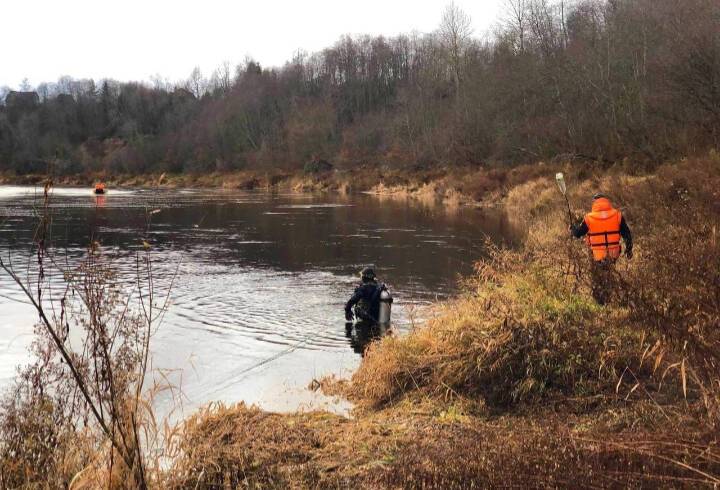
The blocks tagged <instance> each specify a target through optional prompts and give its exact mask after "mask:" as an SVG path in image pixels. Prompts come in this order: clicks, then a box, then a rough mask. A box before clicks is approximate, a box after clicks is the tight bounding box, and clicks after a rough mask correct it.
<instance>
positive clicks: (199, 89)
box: [186, 66, 207, 99]
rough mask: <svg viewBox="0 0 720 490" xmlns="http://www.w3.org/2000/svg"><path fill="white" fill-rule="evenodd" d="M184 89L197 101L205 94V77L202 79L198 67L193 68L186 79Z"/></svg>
mask: <svg viewBox="0 0 720 490" xmlns="http://www.w3.org/2000/svg"><path fill="white" fill-rule="evenodd" d="M186 88H187V89H188V90H189V91H190V92H191V93H192V94H193V95H194V96H195V98H197V99H199V98H200V97H202V96H203V95H204V94H205V90H206V88H207V82H206V80H205V77H203V74H202V71H201V70H200V67H199V66H196V67H195V68H193V71H192V72H190V77H189V78H188V79H187V82H186Z"/></svg>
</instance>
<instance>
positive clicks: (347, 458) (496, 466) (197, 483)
mask: <svg viewBox="0 0 720 490" xmlns="http://www.w3.org/2000/svg"><path fill="white" fill-rule="evenodd" d="M470 405H472V404H471V403H470V404H469V401H468V400H462V399H456V400H455V401H454V402H453V403H451V404H449V405H448V404H447V403H442V402H440V403H436V402H434V401H433V400H432V399H428V398H426V399H414V400H409V399H406V400H404V401H403V402H400V403H398V404H396V405H394V406H393V407H390V408H387V409H383V410H379V411H373V412H370V413H366V414H364V416H361V417H358V418H357V419H355V420H349V419H344V418H341V417H338V416H334V415H329V414H323V413H310V414H290V415H277V414H267V413H264V412H262V411H260V410H258V409H255V408H249V407H247V406H245V405H242V404H240V405H237V406H234V407H223V406H216V407H213V408H210V409H207V410H205V411H203V412H201V413H200V414H199V415H198V416H197V417H194V418H193V419H192V420H191V421H189V422H188V426H187V428H186V432H185V436H184V437H185V438H184V441H183V442H182V444H181V445H182V447H183V453H182V456H181V457H180V458H178V459H177V460H176V462H175V464H174V466H173V467H172V468H171V469H170V471H169V472H168V480H167V481H166V482H165V487H166V488H199V489H209V488H236V487H245V488H260V487H262V488H472V487H477V488H487V487H520V486H530V487H535V486H562V487H607V486H614V487H628V486H633V487H635V486H649V487H657V486H659V485H660V486H673V487H677V486H697V485H700V484H704V485H712V484H713V483H716V482H717V477H716V476H713V475H717V474H718V469H719V466H720V448H719V447H718V445H717V442H716V441H715V442H713V440H712V437H711V436H709V435H708V434H707V433H704V432H702V430H701V428H699V427H698V426H697V424H696V423H694V422H693V420H692V419H689V418H687V417H686V418H685V419H684V420H682V422H683V423H684V425H683V426H669V425H668V423H667V420H666V419H665V418H664V417H663V415H662V412H661V410H660V409H659V408H658V407H657V406H656V405H654V404H652V403H649V402H639V403H637V404H635V405H634V406H632V407H629V406H622V405H621V404H618V405H617V406H615V407H614V410H613V411H605V412H602V413H601V414H600V416H598V414H597V413H592V414H587V415H576V414H574V413H572V412H568V411H563V410H558V409H557V407H556V408H555V409H553V408H550V407H547V408H545V409H543V410H542V411H539V412H535V413H534V416H532V417H531V416H525V415H518V414H507V415H502V416H499V417H489V418H488V417H476V416H473V415H471V414H470V413H469V412H468V410H470V411H472V407H471V406H470ZM639 419H640V420H643V421H644V422H643V424H638V423H637V420H639ZM608 426H612V427H613V429H612V431H613V432H612V434H608V429H607V427H608Z"/></svg>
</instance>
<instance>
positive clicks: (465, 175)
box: [0, 162, 573, 207]
mask: <svg viewBox="0 0 720 490" xmlns="http://www.w3.org/2000/svg"><path fill="white" fill-rule="evenodd" d="M572 166H573V163H572V162H565V163H553V164H544V163H541V164H533V165H520V166H499V165H498V166H483V167H477V166H458V167H437V168H435V167H433V168H427V169H423V168H408V169H383V168H382V167H380V166H376V165H367V166H364V167H360V168H354V169H352V170H333V171H328V172H320V173H306V172H303V171H294V172H292V171H287V172H283V171H273V172H261V171H243V172H231V173H218V172H213V173H207V174H191V173H183V174H170V173H163V174H141V175H135V174H117V175H106V174H100V173H98V174H75V175H60V176H56V177H54V178H53V182H54V184H55V185H60V186H80V187H92V186H93V185H94V184H95V183H97V182H104V183H106V185H107V186H108V189H109V192H112V189H113V188H128V187H144V188H170V189H182V188H188V189H232V190H277V191H286V192H287V191H293V192H303V193H308V192H310V193H341V194H349V193H354V192H365V193H370V194H374V195H378V196H383V197H388V198H391V199H402V200H404V199H407V200H412V201H417V202H420V203H424V204H432V205H434V204H442V205H445V206H450V207H453V206H478V207H479V206H483V207H486V206H497V205H499V204H501V202H502V201H503V199H504V198H505V197H507V194H508V192H509V191H510V190H511V189H512V188H515V187H517V186H519V185H521V184H524V183H526V182H529V181H531V180H534V179H537V178H539V177H540V176H542V175H549V174H552V173H553V172H554V171H556V170H557V171H559V169H563V168H566V169H567V168H571V167H572ZM46 178H47V177H46V175H44V174H42V175H41V174H25V175H21V174H12V173H2V174H0V185H3V184H4V185H37V184H41V183H42V182H44V181H45V179H46Z"/></svg>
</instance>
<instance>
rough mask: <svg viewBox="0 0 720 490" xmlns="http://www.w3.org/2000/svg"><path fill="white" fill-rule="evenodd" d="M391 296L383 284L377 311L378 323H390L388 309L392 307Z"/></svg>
mask: <svg viewBox="0 0 720 490" xmlns="http://www.w3.org/2000/svg"><path fill="white" fill-rule="evenodd" d="M392 302H393V298H392V295H391V294H390V291H388V290H387V288H386V287H385V286H384V285H383V288H382V291H381V292H380V312H379V313H378V323H379V324H380V325H388V324H389V323H390V309H391V307H392Z"/></svg>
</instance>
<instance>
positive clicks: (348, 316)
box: [345, 310, 353, 322]
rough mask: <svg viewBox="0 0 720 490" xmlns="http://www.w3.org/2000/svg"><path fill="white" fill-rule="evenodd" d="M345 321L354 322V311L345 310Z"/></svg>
mask: <svg viewBox="0 0 720 490" xmlns="http://www.w3.org/2000/svg"><path fill="white" fill-rule="evenodd" d="M345 321H348V322H351V321H353V312H352V310H345Z"/></svg>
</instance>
